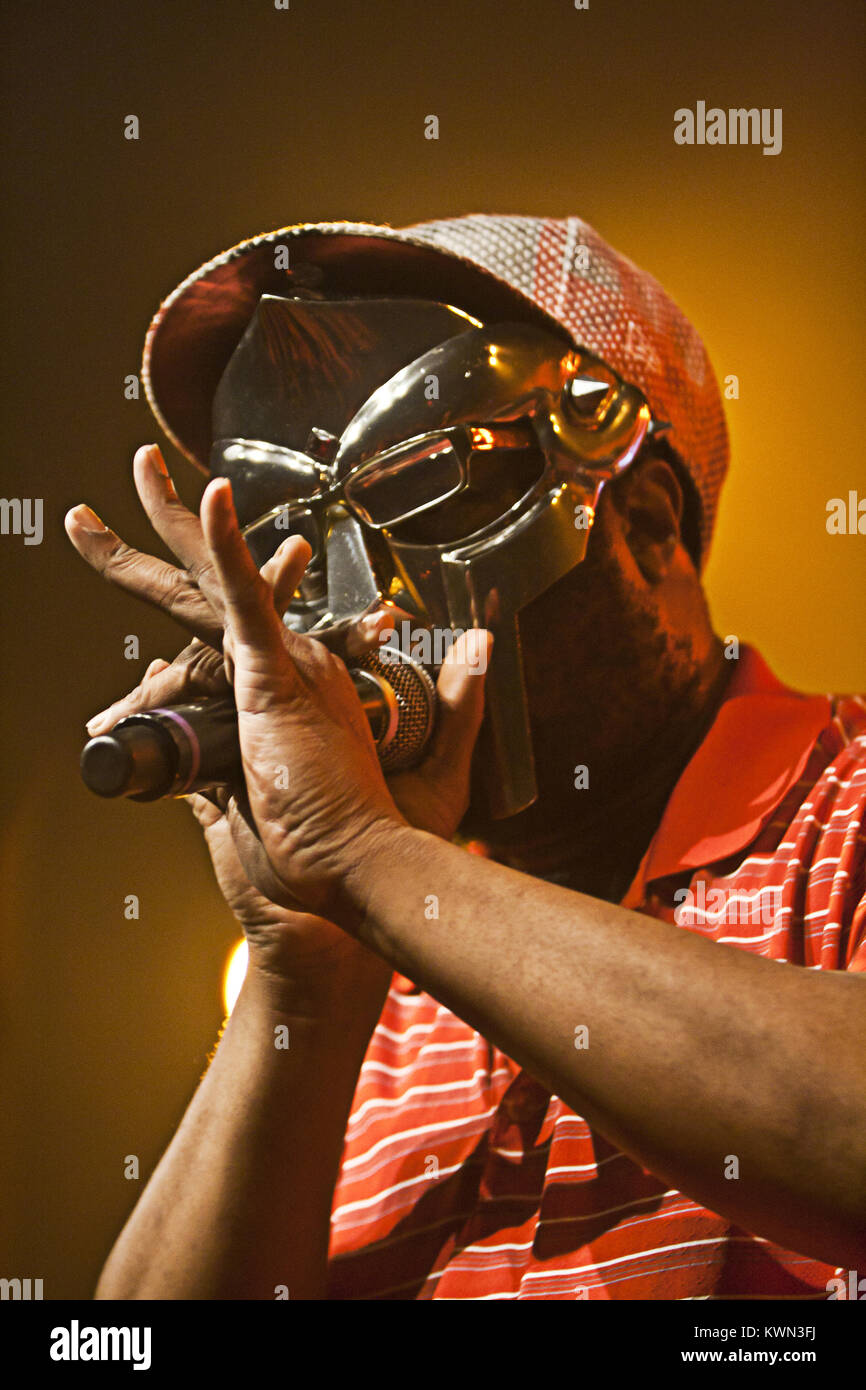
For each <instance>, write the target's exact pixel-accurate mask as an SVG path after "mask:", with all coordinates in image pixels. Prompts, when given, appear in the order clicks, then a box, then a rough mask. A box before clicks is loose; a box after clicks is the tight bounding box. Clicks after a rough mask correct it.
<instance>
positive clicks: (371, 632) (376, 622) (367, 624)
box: [358, 613, 391, 637]
mask: <svg viewBox="0 0 866 1390" xmlns="http://www.w3.org/2000/svg"><path fill="white" fill-rule="evenodd" d="M390 621H391V620H390V618H389V616H388V614H387V613H370V614H369V615H368V617H366V618H362V619H361V621H360V623H359V624H358V626H359V627H360V629H361V634H362V636H364V637H376V636H377V635H378V632H379V629H380V628H381V626H382V624H383V623H389V622H390Z"/></svg>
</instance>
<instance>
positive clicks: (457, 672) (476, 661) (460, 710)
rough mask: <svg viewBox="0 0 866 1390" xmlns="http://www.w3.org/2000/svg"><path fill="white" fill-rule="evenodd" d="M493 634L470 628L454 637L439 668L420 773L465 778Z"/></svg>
mask: <svg viewBox="0 0 866 1390" xmlns="http://www.w3.org/2000/svg"><path fill="white" fill-rule="evenodd" d="M492 650H493V634H492V633H491V632H488V631H487V630H486V628H470V629H469V631H468V632H464V633H462V634H461V636H460V637H458V639H457V641H456V642H455V643H454V645H453V646H452V647H451V649H450V650H449V652H448V655H447V656H446V658H445V660H444V662H443V663H442V667H441V669H440V671H439V679H438V681H437V683H436V695H437V699H438V706H437V722H436V732H435V734H434V736H433V741H432V744H431V747H430V752H429V753H428V755H427V757H426V758H425V759H424V765H423V767H424V773H425V775H426V776H427V777H431V776H432V777H435V778H436V780H437V781H439V782H440V783H441V782H449V783H452V784H461V783H462V782H463V781H464V780H466V781H468V778H469V769H470V764H471V761H472V752H473V749H474V747H475V741H476V739H477V737H478V730H479V729H480V728H481V721H482V719H483V717H484V686H485V678H486V674H487V667H488V664H489V661H490V654H491V652H492Z"/></svg>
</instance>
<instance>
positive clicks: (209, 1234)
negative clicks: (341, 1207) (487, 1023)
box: [96, 975, 385, 1299]
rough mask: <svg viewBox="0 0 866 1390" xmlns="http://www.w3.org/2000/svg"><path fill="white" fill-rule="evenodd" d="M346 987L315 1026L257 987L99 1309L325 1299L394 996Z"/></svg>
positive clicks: (242, 1000)
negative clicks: (352, 1122)
mask: <svg viewBox="0 0 866 1390" xmlns="http://www.w3.org/2000/svg"><path fill="white" fill-rule="evenodd" d="M382 978H383V980H384V979H385V976H384V975H383V977H382ZM336 985H337V982H335V986H336ZM344 989H345V994H344V995H343V997H339V992H338V989H337V988H335V996H334V1003H333V1010H332V1012H331V1014H330V1016H329V1017H328V1016H325V1011H324V1010H322V1009H321V1008H320V1006H319V1005H318V1004H317V1007H316V1011H315V1012H316V1015H317V1016H315V1017H313V1016H311V1011H310V1009H309V1008H308V1007H307V1001H300V1000H294V999H293V998H292V997H291V992H290V991H289V992H286V991H284V990H282V989H275V988H274V986H273V984H272V983H271V982H270V981H268V982H263V981H262V980H261V979H259V978H258V977H257V976H255V975H250V976H248V978H247V981H246V982H245V984H244V988H243V990H242V991H241V995H240V997H239V999H238V1002H237V1005H236V1007H235V1011H234V1013H233V1014H232V1017H231V1019H230V1020H229V1023H228V1025H227V1028H226V1031H225V1033H224V1035H223V1037H222V1040H221V1042H220V1044H219V1047H218V1049H217V1053H216V1056H215V1058H214V1060H213V1062H212V1064H211V1066H210V1068H209V1070H208V1072H207V1074H206V1076H205V1077H204V1079H203V1081H202V1083H201V1085H200V1086H199V1088H198V1091H197V1092H196V1094H195V1096H194V1098H193V1100H192V1102H191V1104H190V1106H189V1109H188V1110H187V1112H186V1115H185V1116H184V1119H183V1122H182V1123H181V1125H180V1128H179V1129H178V1131H177V1133H176V1135H175V1136H174V1138H173V1140H172V1142H171V1144H170V1145H169V1148H168V1149H167V1151H166V1153H165V1154H164V1156H163V1158H162V1160H161V1161H160V1163H159V1165H158V1167H157V1169H156V1171H155V1172H154V1174H153V1177H152V1178H151V1180H150V1182H149V1183H148V1186H147V1188H146V1189H145V1191H144V1193H143V1194H142V1197H141V1199H140V1201H139V1203H138V1205H137V1206H136V1208H135V1210H134V1212H133V1213H132V1216H131V1217H130V1219H129V1221H128V1222H127V1224H126V1226H125V1228H124V1230H123V1231H122V1233H121V1235H120V1237H119V1239H118V1241H117V1243H116V1245H115V1247H114V1249H113V1251H112V1253H111V1255H110V1256H109V1259H108V1261H107V1264H106V1266H105V1269H104V1270H103V1273H102V1276H101V1278H100V1281H99V1285H98V1288H97V1291H96V1297H97V1298H123V1299H126V1298H142V1299H148V1298H157V1299H184V1298H189V1299H233V1298H267V1299H273V1298H275V1297H276V1296H277V1292H276V1291H277V1288H278V1286H285V1288H286V1289H287V1291H288V1296H289V1297H291V1298H318V1297H321V1296H322V1294H323V1291H324V1282H325V1271H326V1261H327V1250H328V1234H329V1221H330V1209H331V1201H332V1196H333V1189H334V1184H335V1181H336V1176H337V1172H338V1166H339V1159H340V1154H341V1150H342V1144H343V1139H344V1134H345V1127H346V1120H347V1116H348V1113H349V1109H350V1106H351V1100H352V1096H353V1093H354V1089H355V1085H356V1082H357V1076H358V1072H359V1069H360V1065H361V1062H362V1060H363V1056H364V1051H365V1048H366V1045H367V1041H368V1039H369V1035H370V1032H371V1031H372V1028H373V1027H374V1026H375V1021H376V1017H377V1016H378V1012H379V1010H380V1009H381V1004H382V999H383V997H384V990H383V991H382V994H381V996H380V995H379V992H378V991H377V990H374V991H372V992H371V991H370V989H369V987H366V986H365V987H364V988H361V989H360V990H359V989H357V988H356V989H355V990H354V991H353V990H352V988H351V982H350V981H345V982H344ZM280 1030H282V1031H280ZM286 1043H288V1046H285V1044H286Z"/></svg>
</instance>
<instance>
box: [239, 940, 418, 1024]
mask: <svg viewBox="0 0 866 1390" xmlns="http://www.w3.org/2000/svg"><path fill="white" fill-rule="evenodd" d="M329 925H331V924H329ZM331 929H332V930H333V931H334V932H335V933H337V932H338V931H339V928H338V927H336V926H332V928H331ZM340 936H341V937H342V939H341V940H338V941H337V942H336V943H335V944H334V945H333V947H331V948H330V949H327V950H324V951H320V952H318V953H317V954H315V955H314V956H313V957H312V958H310V959H308V960H303V961H301V960H299V959H298V958H297V957H296V956H294V955H291V956H287V952H286V951H285V949H284V947H283V944H282V943H280V942H279V941H274V942H265V943H263V942H261V941H258V942H257V941H256V940H255V939H250V938H248V940H249V963H248V966H247V973H246V976H245V979H244V984H243V990H242V995H243V998H244V1003H245V1005H246V1007H251V1008H254V1009H256V1010H257V1011H259V1012H264V1013H266V1014H267V1015H268V1016H273V1017H275V1018H281V1019H282V1018H292V1019H295V1020H300V1019H304V1020H307V1021H309V1022H310V1023H312V1024H315V1023H317V1022H319V1021H322V1022H324V1021H327V1024H328V1027H329V1028H333V1025H334V1022H335V1020H339V1021H340V1025H341V1027H343V1028H348V1027H351V1026H352V1025H353V1024H354V1023H357V1024H358V1027H359V1028H360V1029H361V1031H364V1029H366V1028H368V1026H369V1027H372V1026H373V1025H375V1023H376V1021H377V1019H378V1017H379V1014H380V1013H381V1012H382V1007H383V1004H384V1001H385V996H386V994H387V992H388V987H389V984H390V981H391V975H392V968H391V966H390V965H389V964H388V963H387V962H386V961H384V960H382V959H381V958H380V957H378V956H376V955H375V954H374V953H373V952H372V951H370V950H368V949H367V948H366V947H365V946H363V945H361V943H360V942H357V941H353V940H352V939H351V938H350V937H348V936H344V934H343V933H340Z"/></svg>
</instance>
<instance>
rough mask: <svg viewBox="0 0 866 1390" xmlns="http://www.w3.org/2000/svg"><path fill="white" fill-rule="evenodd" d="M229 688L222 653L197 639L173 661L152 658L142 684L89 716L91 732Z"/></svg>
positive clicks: (104, 730) (92, 734)
mask: <svg viewBox="0 0 866 1390" xmlns="http://www.w3.org/2000/svg"><path fill="white" fill-rule="evenodd" d="M155 667H156V668H157V669H154V668H155ZM227 689H228V682H227V681H226V678H225V673H224V671H223V659H222V656H221V654H220V653H219V652H218V651H215V650H214V648H213V647H211V646H208V645H207V644H206V643H204V642H193V643H191V644H190V646H189V647H186V648H185V649H184V650H183V651H182V652H181V653H180V655H179V656H177V657H176V658H175V660H174V661H173V662H171V664H169V663H168V662H161V663H160V662H151V664H150V666H148V668H147V670H146V671H145V673H144V678H143V679H142V681H141V684H140V685H137V686H136V687H135V689H134V690H131V691H130V692H129V694H128V695H124V697H123V699H122V700H116V701H115V702H114V704H112V705H109V706H108V708H107V709H105V710H103V711H102V712H101V713H99V714H95V715H94V716H93V718H92V719H89V720H88V721H87V732H88V733H89V734H90V735H91V737H95V735H97V734H104V733H105V732H106V731H107V730H108V729H113V728H114V725H115V724H117V723H118V722H119V721H120V720H121V719H125V718H126V716H127V715H128V714H137V713H138V712H139V710H144V709H156V708H158V707H159V706H161V705H172V704H180V703H183V702H184V701H185V700H191V699H194V698H195V697H196V696H200V695H217V694H221V693H223V692H224V691H226V690H227Z"/></svg>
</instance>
